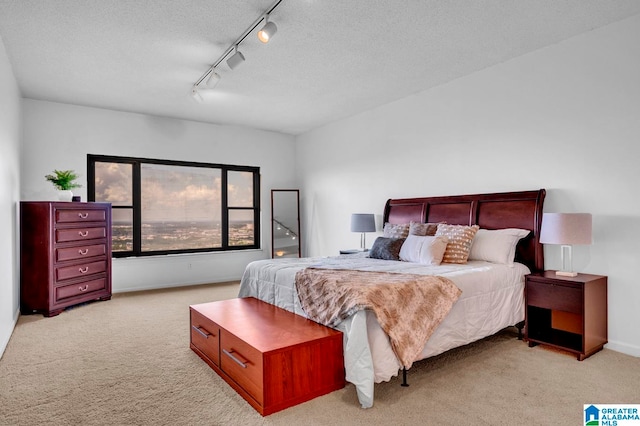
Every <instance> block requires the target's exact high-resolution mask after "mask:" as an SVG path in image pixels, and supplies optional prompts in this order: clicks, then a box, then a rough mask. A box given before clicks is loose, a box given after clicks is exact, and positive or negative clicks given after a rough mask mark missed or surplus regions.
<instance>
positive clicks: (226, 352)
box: [222, 349, 247, 368]
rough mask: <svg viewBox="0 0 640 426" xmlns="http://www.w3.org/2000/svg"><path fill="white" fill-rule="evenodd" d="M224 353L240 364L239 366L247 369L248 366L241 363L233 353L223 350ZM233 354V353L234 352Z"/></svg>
mask: <svg viewBox="0 0 640 426" xmlns="http://www.w3.org/2000/svg"><path fill="white" fill-rule="evenodd" d="M222 352H224V354H225V355H226V356H228V357H229V358H231V359H232V360H234V361H235V362H237V363H238V365H240V366H241V367H242V368H247V364H245V363H244V362H242V361H240V360H239V359H238V358H236V357H235V356H233V354H232V353H231V352H229V351H228V350H226V349H223V350H222ZM232 352H233V351H232Z"/></svg>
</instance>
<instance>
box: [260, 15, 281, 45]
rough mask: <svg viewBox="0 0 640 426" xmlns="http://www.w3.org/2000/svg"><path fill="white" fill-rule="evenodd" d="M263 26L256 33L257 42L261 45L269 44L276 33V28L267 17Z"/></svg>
mask: <svg viewBox="0 0 640 426" xmlns="http://www.w3.org/2000/svg"><path fill="white" fill-rule="evenodd" d="M265 22H266V23H265V24H264V26H263V27H262V29H261V30H260V31H258V40H260V41H261V42H263V43H269V40H271V37H273V35H274V34H275V33H276V32H277V31H278V27H277V26H276V24H275V23H274V22H272V21H269V17H268V16H267V17H266V18H265Z"/></svg>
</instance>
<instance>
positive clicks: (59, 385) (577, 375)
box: [0, 283, 640, 426]
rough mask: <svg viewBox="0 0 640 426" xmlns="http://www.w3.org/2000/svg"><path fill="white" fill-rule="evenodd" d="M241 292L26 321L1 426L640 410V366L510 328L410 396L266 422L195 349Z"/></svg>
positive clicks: (106, 306) (401, 391)
mask: <svg viewBox="0 0 640 426" xmlns="http://www.w3.org/2000/svg"><path fill="white" fill-rule="evenodd" d="M237 292H238V284H237V283H225V284H215V285H202V286H193V287H183V288H179V289H169V290H157V291H148V292H140V293H126V294H116V295H114V297H113V299H112V300H111V301H107V302H97V303H90V304H86V305H82V306H79V307H77V308H74V309H70V310H67V311H65V312H63V313H62V314H61V315H59V316H57V317H53V318H44V317H42V316H41V315H31V316H22V317H21V318H20V320H19V322H18V325H17V327H16V329H15V332H14V334H13V336H12V338H11V340H10V342H9V344H8V346H7V349H6V351H5V354H4V356H3V358H2V359H1V360H0V424H1V425H35V424H42V425H289V426H291V425H297V424H310V425H311V424H318V425H322V424H326V425H335V424H349V425H360V424H361V425H377V424H385V425H386V424H396V425H411V424H427V425H429V424H433V425H436V424H437V425H467V424H475V425H477V424H481V425H483V424H484V425H520V424H555V425H577V424H584V420H583V417H582V415H583V404H585V403H627V404H629V403H636V404H637V403H640V386H639V384H640V359H638V358H634V357H631V356H627V355H623V354H620V353H617V352H614V351H610V350H606V349H605V350H604V351H602V352H600V353H597V354H596V355H594V356H592V357H591V358H588V359H586V360H585V361H583V362H578V361H577V360H576V359H575V357H574V356H572V355H570V354H567V353H564V352H560V351H552V350H549V349H545V348H544V347H541V346H537V347H535V348H529V347H528V346H527V345H526V343H524V342H522V341H518V340H517V339H516V332H515V329H507V330H505V331H502V332H500V333H498V334H497V335H495V336H493V337H490V338H488V339H485V340H482V341H479V342H476V343H474V344H471V345H468V346H466V347H463V348H459V349H455V350H453V351H449V352H447V353H446V354H443V355H441V356H438V357H435V358H432V359H428V360H425V361H422V362H419V363H417V364H415V365H414V367H413V368H412V369H411V370H410V371H409V383H410V387H408V388H403V387H400V385H399V384H400V380H399V378H396V379H394V380H392V381H391V382H389V383H381V384H378V385H376V389H375V392H376V398H375V405H374V407H373V408H371V409H367V410H364V409H362V408H360V407H359V405H358V402H357V398H356V392H355V389H354V387H353V386H352V385H349V384H348V385H347V387H345V388H344V389H342V390H339V391H336V392H333V393H331V394H329V395H325V396H322V397H319V398H316V399H314V400H312V401H309V402H306V403H304V404H301V405H298V406H295V407H292V408H289V409H287V410H284V411H281V412H279V413H275V414H273V415H271V416H267V417H264V418H263V417H261V416H260V415H259V414H258V413H257V412H256V411H254V410H253V408H251V407H250V406H249V405H248V404H247V403H246V402H245V401H244V400H243V399H242V398H241V397H240V396H238V395H237V394H236V393H235V392H234V391H233V390H232V389H231V388H230V387H229V386H228V385H227V384H226V383H225V382H224V381H223V380H222V379H221V378H220V377H218V376H217V375H216V374H215V373H214V372H213V371H212V370H211V369H210V368H209V367H208V366H207V365H206V364H205V363H204V362H203V361H202V360H201V359H200V358H198V356H197V355H196V354H195V353H193V352H192V351H191V350H190V349H189V310H188V306H189V305H190V304H196V303H204V302H209V301H213V300H221V299H228V298H232V297H235V296H236V294H237Z"/></svg>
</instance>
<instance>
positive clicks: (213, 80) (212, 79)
mask: <svg viewBox="0 0 640 426" xmlns="http://www.w3.org/2000/svg"><path fill="white" fill-rule="evenodd" d="M218 83H220V74H218V73H217V72H216V71H215V69H213V70H211V72H210V73H209V77H207V82H206V83H205V85H206V86H207V89H213V88H214V87H216V86H217V85H218Z"/></svg>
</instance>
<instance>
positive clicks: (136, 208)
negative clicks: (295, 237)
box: [87, 154, 261, 257]
mask: <svg viewBox="0 0 640 426" xmlns="http://www.w3.org/2000/svg"><path fill="white" fill-rule="evenodd" d="M96 163H122V164H131V165H132V180H133V182H132V186H133V188H132V197H133V205H132V206H113V205H112V206H111V209H112V210H113V209H132V211H133V249H132V250H131V251H114V252H112V256H113V257H145V256H160V255H169V254H189V253H208V252H220V251H222V252H228V251H242V250H252V249H260V241H261V238H260V236H261V233H260V198H261V197H260V167H254V166H239V165H230V164H215V163H201V162H194V161H177V160H159V159H152V158H138V157H122V156H114V155H96V154H87V198H88V200H89V201H90V202H92V201H95V177H96V176H95V164H96ZM142 164H157V165H164V166H182V167H204V168H210V169H220V171H221V174H220V175H221V182H220V183H221V185H220V186H221V197H220V198H221V218H220V222H221V228H222V231H221V233H222V235H221V240H222V244H221V246H220V247H207V248H197V249H188V250H158V251H142V209H141V199H142V188H141V174H140V169H141V165H142ZM228 172H251V173H253V207H234V206H229V205H228V185H227V182H228V181H227V174H228ZM232 210H253V224H254V225H253V226H254V234H253V244H251V245H242V246H238V245H229V212H230V211H232Z"/></svg>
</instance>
